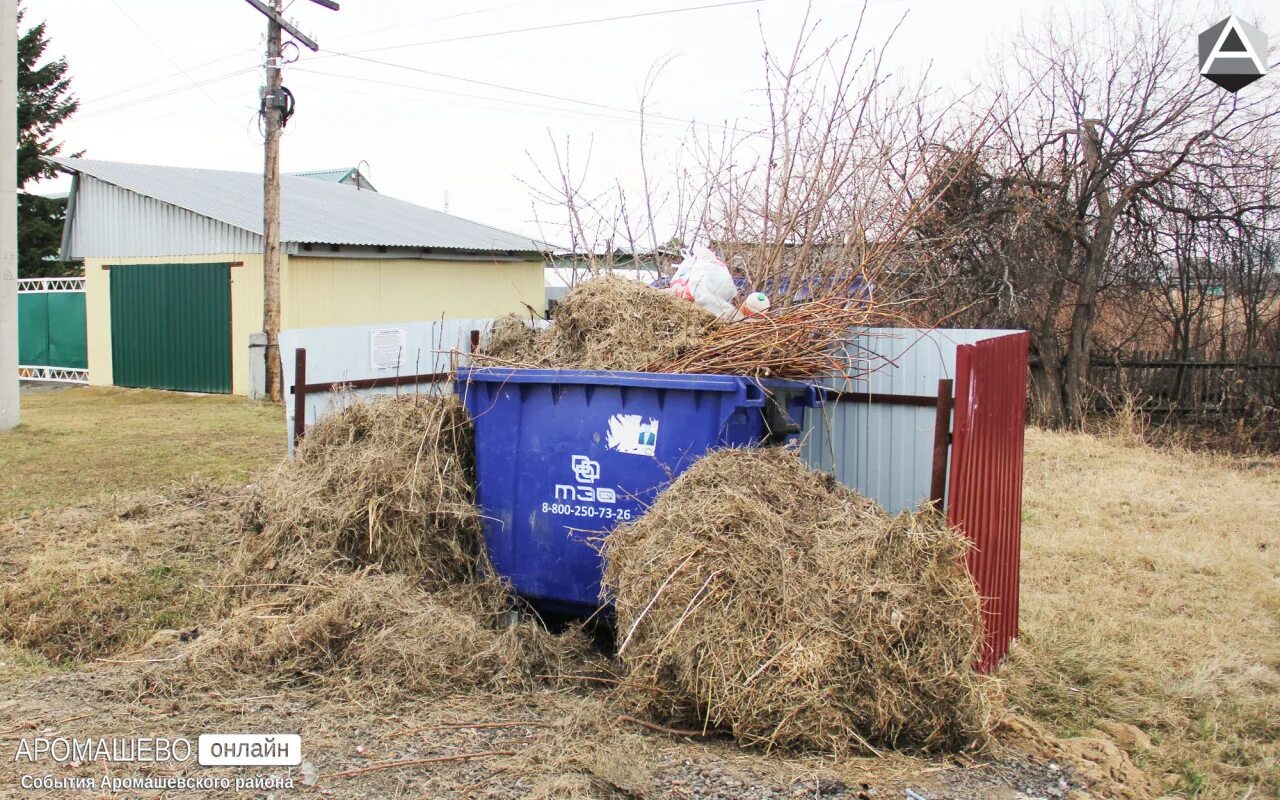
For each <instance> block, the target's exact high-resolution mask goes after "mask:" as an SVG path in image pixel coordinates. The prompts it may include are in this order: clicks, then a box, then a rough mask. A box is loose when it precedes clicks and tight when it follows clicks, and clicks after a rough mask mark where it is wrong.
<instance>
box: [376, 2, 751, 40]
mask: <svg viewBox="0 0 1280 800" xmlns="http://www.w3.org/2000/svg"><path fill="white" fill-rule="evenodd" d="M763 2H765V0H726V2H721V3H707V4H705V5H700V6H686V7H684V8H667V9H663V10H661V11H642V12H639V13H636V14H621V15H619V16H616V17H598V18H596V19H580V20H574V21H572V22H555V23H551V24H549V25H536V26H533V27H529V28H512V29H510V30H505V31H490V32H488V33H472V34H467V35H464V36H450V37H447V38H444V39H428V40H427V41H423V42H407V43H405V44H389V45H385V46H383V47H370V48H367V49H364V50H357V51H356V52H357V53H379V52H382V51H385V50H400V49H403V48H406V47H425V46H427V45H432V44H446V43H448V42H465V41H470V40H473V39H488V38H491V37H494V36H510V35H512V34H517V33H535V32H537V31H550V30H557V29H560V28H573V27H576V26H579V25H596V24H600V23H604V22H619V21H621V20H628V19H641V18H643V17H660V16H664V15H667V14H685V13H689V12H692V11H707V10H710V9H713V8H728V7H730V6H749V5H757V4H759V3H763Z"/></svg>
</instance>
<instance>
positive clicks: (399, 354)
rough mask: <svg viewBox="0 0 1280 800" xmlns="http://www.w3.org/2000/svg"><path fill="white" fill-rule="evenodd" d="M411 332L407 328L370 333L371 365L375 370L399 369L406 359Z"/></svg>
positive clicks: (380, 329)
mask: <svg viewBox="0 0 1280 800" xmlns="http://www.w3.org/2000/svg"><path fill="white" fill-rule="evenodd" d="M408 341H409V332H408V331H407V330H406V329H405V328H375V329H374V330H371V331H369V364H370V366H372V367H373V368H374V369H399V368H400V363H401V361H402V360H403V359H404V351H405V346H406V345H407V344H408Z"/></svg>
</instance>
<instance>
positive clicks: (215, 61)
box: [80, 50, 252, 107]
mask: <svg viewBox="0 0 1280 800" xmlns="http://www.w3.org/2000/svg"><path fill="white" fill-rule="evenodd" d="M249 52H252V51H250V50H242V51H240V52H239V53H233V54H231V55H228V56H220V57H219V58H214V59H210V60H209V61H202V62H201V63H199V64H196V65H195V66H193V67H190V68H189V69H188V70H187V71H188V72H195V71H196V70H198V69H204V68H205V67H209V66H213V65H214V64H221V63H222V62H223V61H230V60H231V59H233V58H239V57H240V56H242V55H244V54H245V53H249ZM181 75H182V73H181V72H171V73H169V74H168V75H162V76H160V77H159V78H152V79H151V80H147V81H143V82H142V83H135V84H134V85H133V86H130V87H128V88H125V89H117V90H116V91H114V92H110V93H108V94H104V95H99V96H98V97H93V98H90V99H88V100H81V101H80V105H81V106H82V107H83V106H86V105H92V104H94V103H101V102H102V101H104V100H110V99H111V98H113V97H119V96H120V95H122V94H129V93H130V92H132V91H134V90H136V89H142V88H144V87H146V86H151V85H153V84H157V83H163V82H164V81H167V80H169V79H170V78H177V77H180V76H181Z"/></svg>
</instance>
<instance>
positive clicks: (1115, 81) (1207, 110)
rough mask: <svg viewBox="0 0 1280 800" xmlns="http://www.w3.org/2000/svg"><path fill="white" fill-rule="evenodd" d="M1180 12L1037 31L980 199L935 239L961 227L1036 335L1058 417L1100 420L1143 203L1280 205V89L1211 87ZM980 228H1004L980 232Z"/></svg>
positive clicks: (1025, 48)
mask: <svg viewBox="0 0 1280 800" xmlns="http://www.w3.org/2000/svg"><path fill="white" fill-rule="evenodd" d="M1171 9H1172V4H1171V3H1162V4H1160V6H1158V7H1156V8H1151V7H1143V6H1140V5H1138V4H1136V3H1135V4H1132V5H1126V6H1113V7H1110V8H1108V9H1107V10H1106V13H1104V14H1102V15H1101V19H1104V20H1105V25H1103V26H1095V27H1092V28H1087V27H1085V26H1084V24H1083V22H1082V20H1081V19H1080V18H1075V17H1072V16H1070V15H1067V16H1059V17H1056V18H1053V19H1050V20H1049V21H1048V22H1046V24H1045V25H1044V26H1043V27H1042V28H1041V29H1038V30H1024V31H1023V32H1022V34H1021V35H1020V36H1019V37H1018V39H1017V42H1016V43H1015V45H1014V49H1013V51H1012V61H1011V62H1010V63H1009V64H1007V65H1004V73H1003V75H1002V76H1001V79H1002V81H1003V82H1004V84H1005V85H1004V86H1003V87H1002V91H1001V92H1000V93H999V95H998V97H997V99H996V102H995V107H996V113H995V114H993V115H990V114H989V116H991V117H992V118H994V119H995V120H996V121H997V124H998V125H999V135H998V137H997V138H995V139H993V140H992V141H991V142H990V143H989V144H988V146H986V147H985V148H983V149H982V151H981V152H980V153H978V154H976V157H975V163H979V164H981V169H980V171H979V173H978V174H977V175H975V176H972V177H973V178H974V180H972V181H969V182H968V184H967V186H968V187H969V191H970V192H971V194H970V196H969V197H968V198H967V199H965V198H960V197H959V196H958V195H957V193H956V192H955V191H952V198H950V199H951V200H952V201H958V200H961V199H964V201H965V202H967V203H968V204H969V205H968V207H965V208H963V209H962V210H963V211H964V213H960V214H955V215H953V216H952V217H950V218H946V217H942V218H938V217H937V216H936V215H935V218H934V226H933V227H934V229H935V230H933V231H932V232H933V233H934V235H937V234H938V231H945V230H948V229H951V230H954V229H955V227H954V226H957V225H959V226H961V231H960V234H959V238H960V239H961V240H964V241H966V242H968V243H969V246H970V247H971V248H972V249H973V252H971V253H970V254H969V255H968V266H969V267H970V268H973V269H974V270H975V272H976V274H977V276H980V277H978V279H977V281H978V282H979V283H980V284H982V286H983V290H984V291H985V294H983V295H980V296H979V298H977V299H978V300H979V301H980V302H986V303H988V304H992V303H994V304H995V306H996V308H998V309H999V310H1000V312H1001V313H1002V314H1003V318H1004V320H1005V321H1006V322H1007V323H1009V324H1017V325H1020V326H1022V327H1026V328H1027V329H1028V330H1030V331H1031V335H1032V343H1033V351H1034V354H1035V356H1036V368H1035V369H1034V370H1033V373H1032V378H1033V381H1032V385H1033V392H1034V399H1035V400H1036V401H1037V406H1038V410H1039V411H1040V412H1041V414H1042V416H1043V418H1044V419H1046V420H1047V421H1048V422H1050V423H1054V424H1060V425H1076V424H1079V422H1080V421H1081V419H1082V417H1083V414H1084V412H1085V407H1086V403H1085V400H1086V397H1087V377H1088V367H1089V359H1090V354H1091V352H1092V347H1093V334H1094V327H1095V323H1096V321H1097V317H1098V305H1099V297H1100V293H1102V291H1103V290H1104V288H1105V287H1106V286H1107V285H1108V282H1109V279H1110V278H1111V277H1114V275H1115V274H1116V272H1117V271H1118V270H1123V269H1125V265H1124V264H1119V263H1117V261H1116V256H1117V254H1119V253H1122V252H1124V250H1125V246H1124V244H1125V243H1124V242H1121V241H1118V240H1117V236H1122V235H1124V233H1125V229H1124V228H1125V225H1124V223H1125V221H1126V219H1128V218H1130V217H1131V215H1133V214H1134V212H1135V209H1140V208H1142V207H1154V208H1158V209H1160V210H1162V211H1163V212H1166V213H1168V214H1171V215H1176V216H1181V217H1182V218H1184V219H1186V220H1193V221H1195V224H1196V225H1198V226H1203V225H1204V224H1205V223H1207V222H1210V221H1214V220H1225V219H1238V218H1241V217H1242V216H1244V215H1248V214H1251V213H1263V212H1266V211H1268V210H1272V209H1275V208H1276V207H1277V198H1276V196H1275V194H1274V193H1273V192H1271V190H1270V187H1269V186H1268V178H1267V175H1268V174H1269V172H1270V171H1271V169H1272V167H1273V165H1274V164H1276V163H1277V147H1276V140H1275V137H1274V136H1273V135H1272V134H1271V128H1272V127H1273V126H1274V125H1275V123H1276V117H1277V102H1276V99H1277V98H1276V92H1275V89H1274V87H1273V86H1268V85H1263V82H1259V83H1258V84H1255V86H1254V87H1253V88H1252V89H1251V90H1246V91H1242V92H1241V93H1240V94H1239V95H1232V94H1229V93H1227V92H1226V91H1224V90H1222V89H1220V88H1219V87H1217V86H1216V85H1214V84H1212V83H1210V82H1208V81H1205V80H1203V79H1201V78H1200V76H1199V74H1198V70H1197V69H1196V65H1195V63H1194V49H1193V47H1192V46H1191V43H1193V42H1194V35H1193V32H1192V31H1191V30H1189V29H1188V28H1186V27H1184V26H1179V25H1175V24H1173V23H1172V21H1171ZM987 113H989V112H987V111H986V110H984V114H987ZM954 159H955V156H954V155H952V156H950V157H949V158H948V159H947V160H945V161H944V163H943V164H941V165H940V166H939V167H937V168H936V169H941V170H948V169H950V170H952V171H954V169H955V168H954V167H953V166H948V165H949V164H950V163H951V161H953V160H954ZM1189 197H1194V198H1196V200H1197V202H1196V203H1195V204H1192V205H1183V204H1182V202H1181V200H1182V199H1183V198H1189ZM979 222H980V223H981V224H984V225H987V226H990V228H989V229H988V230H987V231H973V230H964V227H966V226H972V225H974V224H976V223H979ZM981 259H989V261H987V262H986V263H978V262H979V261H980V260H981ZM959 269H960V270H961V271H963V266H962V267H961V268H959ZM1002 293H1003V294H1002Z"/></svg>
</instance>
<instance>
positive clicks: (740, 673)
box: [605, 448, 989, 754]
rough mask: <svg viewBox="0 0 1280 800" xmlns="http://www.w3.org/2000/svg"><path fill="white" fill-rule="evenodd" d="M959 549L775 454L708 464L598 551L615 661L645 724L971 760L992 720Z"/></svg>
mask: <svg viewBox="0 0 1280 800" xmlns="http://www.w3.org/2000/svg"><path fill="white" fill-rule="evenodd" d="M966 547H967V544H966V541H965V539H964V538H963V537H961V536H960V535H958V534H957V533H955V532H952V531H949V530H947V529H945V528H943V527H941V526H939V525H938V524H937V523H936V521H935V520H934V519H933V518H932V516H931V515H924V514H920V515H914V516H913V515H909V514H904V515H900V516H898V517H890V516H888V515H887V514H885V513H884V512H883V511H881V510H880V509H879V507H877V506H876V505H875V504H874V503H872V502H871V501H869V500H867V499H865V498H863V497H861V496H860V495H858V494H856V493H855V492H853V491H850V490H848V489H846V488H844V487H843V486H840V485H839V484H837V483H836V482H835V481H834V480H833V479H832V478H831V477H830V476H827V475H824V474H821V473H816V472H813V471H811V470H809V469H808V468H807V467H805V466H804V464H803V463H801V461H800V460H799V459H798V458H797V457H796V456H795V455H794V454H793V453H791V452H789V451H786V450H782V449H774V448H771V449H762V450H722V451H719V452H716V453H713V454H711V455H709V456H707V457H705V458H703V459H702V460H701V461H699V462H698V463H697V464H695V465H694V466H693V467H692V468H690V469H689V471H687V472H686V473H684V475H682V476H681V477H680V478H679V479H678V480H677V481H676V482H675V483H674V484H673V485H672V486H671V487H670V488H669V489H667V490H666V491H665V492H663V493H662V494H661V495H660V496H659V497H658V499H657V501H656V502H655V503H654V505H653V507H652V508H650V509H649V510H648V511H647V512H646V513H645V515H644V516H643V517H642V518H641V519H640V520H639V521H638V522H635V523H633V524H631V525H628V526H625V527H621V528H618V529H617V530H615V531H614V532H613V533H612V534H611V535H610V536H609V538H608V539H607V541H606V544H605V555H606V558H607V561H608V568H607V575H606V580H605V583H606V585H607V586H608V587H609V591H610V592H611V593H612V594H613V596H614V599H615V602H616V606H617V618H618V641H619V654H620V655H621V657H622V659H623V660H624V662H625V664H626V666H627V667H628V668H629V670H630V672H631V675H632V677H631V682H632V683H636V684H649V685H653V686H655V687H657V688H658V689H660V690H662V694H661V695H660V697H661V699H657V700H652V701H650V702H651V703H653V704H654V705H656V706H657V708H656V710H657V711H659V713H665V714H669V715H672V716H676V717H681V716H687V715H690V714H692V713H696V714H697V715H698V718H699V720H700V723H701V724H703V725H706V726H711V727H724V728H728V729H729V730H730V731H731V732H732V733H733V734H734V735H735V736H736V737H737V738H738V739H739V740H740V741H743V742H746V743H752V744H761V745H764V746H766V747H773V746H783V747H787V748H795V749H803V750H818V751H824V752H833V753H837V754H843V753H850V752H854V751H859V750H867V749H870V748H871V747H872V746H873V745H875V744H886V745H889V746H893V747H909V748H920V749H927V750H949V749H958V748H965V747H970V746H974V745H976V744H979V743H981V742H983V741H984V740H985V737H986V731H987V730H988V726H989V720H988V717H989V714H988V701H987V698H986V692H985V691H984V689H985V686H984V682H983V680H982V679H981V678H980V677H979V676H977V675H975V674H974V672H973V671H972V669H971V667H970V665H971V664H972V662H973V660H974V656H975V654H976V653H977V650H978V645H979V641H980V622H979V616H978V609H979V601H978V595H977V592H976V590H975V589H974V586H973V583H972V581H971V580H970V578H969V576H968V573H967V571H966V570H965V567H964V564H963V556H964V553H965V550H966Z"/></svg>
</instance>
